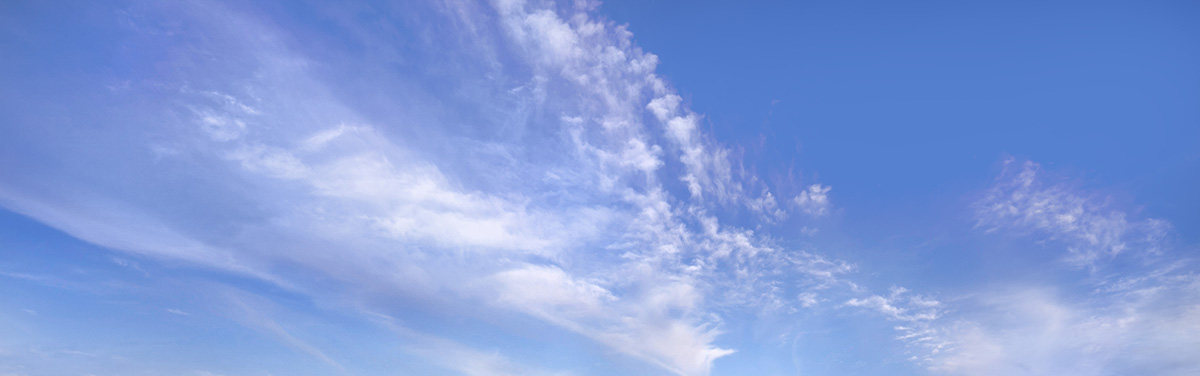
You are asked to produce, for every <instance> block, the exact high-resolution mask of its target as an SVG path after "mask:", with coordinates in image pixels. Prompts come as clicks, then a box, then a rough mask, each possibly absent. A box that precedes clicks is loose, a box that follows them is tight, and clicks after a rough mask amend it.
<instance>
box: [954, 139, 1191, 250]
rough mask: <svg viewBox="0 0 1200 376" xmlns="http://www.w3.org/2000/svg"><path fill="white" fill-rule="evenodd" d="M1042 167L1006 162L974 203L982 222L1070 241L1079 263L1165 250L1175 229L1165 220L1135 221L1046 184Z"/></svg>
mask: <svg viewBox="0 0 1200 376" xmlns="http://www.w3.org/2000/svg"><path fill="white" fill-rule="evenodd" d="M1040 170H1041V168H1040V166H1039V165H1038V164H1037V163H1034V162H1032V161H1024V162H1022V161H1017V160H1014V159H1009V160H1006V161H1005V162H1004V171H1003V172H1002V173H1001V174H1000V176H998V177H997V178H996V182H995V185H994V186H993V187H992V188H991V189H990V190H989V191H988V192H987V194H986V196H985V197H984V198H983V199H981V200H979V201H978V202H976V203H975V209H976V217H977V218H978V224H977V226H978V227H982V228H985V229H986V230H987V231H988V232H996V231H1000V230H1009V231H1015V232H1018V233H1025V234H1036V235H1039V236H1042V237H1046V238H1047V240H1052V241H1055V242H1057V243H1059V244H1062V245H1065V246H1066V248H1067V256H1066V257H1065V261H1067V262H1068V263H1070V264H1072V265H1075V266H1079V267H1085V266H1094V265H1095V263H1097V262H1099V261H1106V260H1111V259H1112V258H1114V257H1116V256H1117V255H1120V254H1122V253H1128V252H1130V251H1133V252H1134V253H1136V254H1140V255H1148V254H1155V253H1159V252H1161V248H1162V247H1163V245H1164V237H1165V236H1166V233H1167V231H1168V230H1169V228H1170V226H1169V225H1168V224H1167V223H1166V222H1165V221H1162V220H1157V219H1143V220H1134V219H1131V218H1129V215H1128V214H1127V213H1125V212H1123V211H1120V210H1116V209H1113V208H1111V207H1109V204H1108V200H1106V199H1104V198H1100V197H1095V196H1094V195H1089V194H1085V193H1083V192H1079V191H1076V190H1074V189H1072V188H1071V187H1069V186H1067V185H1064V184H1057V185H1051V184H1047V183H1045V182H1044V181H1043V179H1041V178H1040V176H1039V173H1040Z"/></svg>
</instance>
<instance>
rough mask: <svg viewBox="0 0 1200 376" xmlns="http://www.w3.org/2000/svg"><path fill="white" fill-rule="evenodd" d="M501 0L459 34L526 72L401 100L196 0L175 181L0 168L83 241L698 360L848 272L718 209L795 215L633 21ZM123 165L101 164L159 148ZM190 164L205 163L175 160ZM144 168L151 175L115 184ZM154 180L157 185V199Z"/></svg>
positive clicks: (7, 196)
mask: <svg viewBox="0 0 1200 376" xmlns="http://www.w3.org/2000/svg"><path fill="white" fill-rule="evenodd" d="M493 5H494V7H495V11H496V12H495V14H492V13H491V12H490V11H479V10H477V9H475V8H473V7H471V6H468V5H463V6H461V7H456V5H455V4H450V3H447V4H446V5H445V6H446V7H450V8H454V10H455V13H453V16H454V17H457V19H456V20H457V21H460V22H459V23H458V25H462V28H461V29H458V31H459V32H461V33H462V34H461V35H453V36H449V37H447V39H448V40H454V39H456V38H466V39H470V41H468V42H463V43H464V44H465V45H469V46H475V47H479V48H480V50H479V51H473V50H472V51H466V52H461V53H463V54H466V55H467V56H468V57H480V59H479V60H481V61H485V62H497V61H503V62H504V64H512V65H513V66H511V67H507V68H508V69H495V68H494V67H492V66H490V64H491V63H485V64H484V65H487V66H486V67H484V68H478V69H479V71H475V70H473V69H476V68H463V67H457V66H455V67H448V68H446V69H462V71H455V77H456V79H455V80H447V81H455V82H444V84H447V85H451V86H453V85H461V87H454V88H453V90H454V91H455V93H461V94H462V95H461V97H459V96H457V95H458V94H456V96H438V97H436V98H432V99H430V98H425V97H427V96H432V95H433V94H430V93H427V92H422V91H421V90H423V89H422V88H423V87H426V86H422V85H381V86H388V87H392V86H394V87H398V88H401V89H397V90H407V91H403V92H399V93H395V92H387V93H384V94H381V95H382V96H385V97H386V96H387V95H388V94H391V95H392V97H391V98H388V99H397V101H398V103H399V104H396V105H395V106H394V107H397V108H401V110H397V112H399V114H400V116H394V114H392V113H387V112H385V114H386V115H379V114H377V113H375V114H373V113H371V111H370V109H371V107H370V106H367V105H363V106H361V107H359V106H356V105H359V104H360V103H357V102H361V101H362V98H354V97H352V96H345V95H342V96H339V95H338V94H336V93H343V92H353V91H354V90H352V89H353V88H350V89H346V88H341V89H345V90H343V91H339V90H334V88H331V86H335V85H339V84H345V83H341V82H337V81H336V80H327V81H322V80H320V79H318V78H319V77H317V76H318V75H319V74H318V73H319V72H320V70H319V69H310V67H311V65H310V64H307V63H306V61H308V59H309V57H302V56H298V54H297V53H295V52H294V51H292V50H291V49H289V48H288V46H289V44H288V43H286V41H287V38H288V36H286V35H281V33H279V32H278V31H276V30H273V29H271V28H269V27H268V26H265V25H267V23H262V24H260V23H256V22H253V21H254V20H253V19H252V18H250V17H249V16H246V15H239V14H237V13H236V12H231V11H229V10H227V9H222V8H220V7H219V6H218V5H205V4H201V5H195V6H194V8H192V7H184V8H183V12H185V13H186V12H191V13H188V14H186V15H184V16H185V17H191V18H190V19H193V21H195V25H196V26H195V27H196V28H197V29H199V30H204V31H206V32H207V33H206V35H210V38H206V39H205V40H206V41H211V42H207V43H209V44H202V45H196V46H183V47H180V48H179V49H178V50H177V51H171V52H172V53H169V54H164V55H168V56H177V58H178V59H179V60H180V61H179V62H175V63H176V64H177V66H172V67H175V68H178V69H175V70H174V71H177V72H178V74H179V76H180V77H173V78H172V79H171V80H169V81H168V82H159V83H156V85H160V86H164V87H179V86H183V85H184V84H182V83H187V85H191V86H194V87H197V88H198V89H187V90H183V89H180V90H178V92H179V93H177V96H176V97H171V98H167V99H164V100H163V102H162V103H156V104H155V106H149V107H151V109H150V110H154V109H155V108H157V106H159V105H161V106H163V107H168V108H171V107H172V106H174V107H173V109H174V111H175V112H177V113H185V114H189V115H190V117H189V118H186V119H177V120H178V121H180V122H181V123H185V125H186V127H179V129H172V130H174V131H176V132H177V133H173V134H168V135H163V136H158V137H160V138H161V139H154V143H153V144H154V145H169V146H162V147H161V148H162V149H163V150H167V149H169V150H171V152H169V153H168V152H160V153H157V154H156V155H155V160H154V161H152V162H146V163H144V164H136V165H137V166H150V167H148V168H152V169H154V170H153V171H155V172H160V173H162V174H161V175H162V177H161V179H160V178H159V175H154V174H145V172H144V171H137V172H130V171H124V170H115V171H113V173H112V176H107V177H106V178H108V179H110V180H108V181H107V182H108V183H112V184H81V182H80V181H79V180H73V179H75V177H74V175H73V174H72V173H73V172H77V171H60V172H58V173H54V174H50V175H49V176H50V177H45V176H42V178H45V179H49V180H51V181H50V182H47V183H46V185H51V186H60V187H61V186H77V187H84V189H85V190H86V189H91V190H93V191H91V192H85V193H83V194H77V195H67V194H63V193H62V192H57V191H54V190H39V189H37V185H21V184H20V183H19V182H18V181H17V180H13V181H12V182H3V183H0V202H2V203H3V205H4V206H5V207H7V208H10V209H12V210H15V211H18V212H20V213H22V214H26V215H28V216H30V217H32V218H35V219H37V220H39V221H41V222H43V223H46V224H49V225H51V226H54V227H56V228H59V229H62V230H63V231H65V232H67V233H69V234H71V235H73V236H76V237H78V238H80V239H83V240H85V241H89V242H92V243H95V244H99V245H102V246H105V247H109V248H112V249H115V250H119V251H124V252H131V253H137V254H143V255H148V256H152V257H154V258H157V259H168V260H183V261H187V262H190V263H193V264H197V265H202V266H204V267H209V268H217V269H221V270H226V271H230V272H233V273H239V274H247V275H253V276H256V277H258V278H261V279H263V280H267V281H271V282H273V283H276V284H278V285H281V286H285V287H287V288H288V290H289V291H297V292H302V293H311V294H318V292H315V291H322V288H313V287H311V286H312V285H313V284H316V283H312V282H311V280H319V281H321V282H319V284H321V285H322V286H325V284H327V283H337V284H343V285H344V286H343V285H339V287H343V288H345V289H346V290H347V291H350V292H351V293H350V295H355V296H358V295H357V294H362V295H371V294H382V295H385V296H387V297H389V298H395V297H399V298H400V299H404V298H409V297H411V296H415V295H419V296H421V297H422V298H426V299H431V300H438V301H451V302H453V303H447V305H448V306H453V307H472V308H476V307H478V306H480V304H488V307H491V308H492V309H497V312H498V314H514V313H515V314H520V315H528V316H532V317H536V318H538V319H541V320H544V321H546V322H548V323H551V324H553V325H557V326H559V327H562V328H565V329H567V330H570V331H573V332H575V333H578V334H580V335H582V336H585V337H587V338H590V339H592V340H594V341H596V342H597V343H600V344H602V345H605V346H607V347H609V348H611V349H612V350H615V351H618V352H621V353H624V354H627V355H629V356H631V357H633V358H636V359H641V360H644V361H646V362H648V363H651V364H654V365H657V366H659V367H661V368H663V369H665V370H669V371H671V372H674V373H678V374H680V375H688V376H691V375H707V374H708V373H709V372H710V370H711V369H712V366H713V362H714V361H715V360H716V359H719V358H721V357H723V356H726V355H728V354H731V353H732V352H733V351H734V350H733V349H728V348H727V347H728V346H722V345H719V344H718V343H719V339H720V338H719V337H720V334H721V332H722V319H721V315H722V313H723V312H734V311H740V312H745V311H750V312H755V313H757V312H763V311H779V312H792V311H794V310H796V309H799V308H814V307H815V306H817V305H819V304H821V302H825V301H829V299H830V298H828V297H827V296H830V295H832V294H828V291H829V290H830V289H833V288H835V287H845V286H852V285H853V284H851V283H849V282H847V281H845V280H843V276H844V275H845V274H846V273H849V272H850V271H852V270H853V266H852V265H849V264H847V263H845V262H841V261H839V260H832V259H828V258H825V257H822V256H820V255H816V254H813V253H810V252H806V251H802V250H794V249H785V248H783V247H780V246H778V245H776V244H775V242H774V241H773V239H771V238H770V237H769V236H765V235H763V234H761V233H756V232H755V231H752V230H749V229H744V228H740V227H736V226H732V225H730V224H729V223H728V222H726V221H724V220H723V215H724V214H726V210H725V209H729V208H731V207H740V208H742V209H747V210H750V211H751V212H753V213H756V214H757V215H760V216H762V217H763V218H766V219H773V220H782V219H783V218H785V217H786V213H785V212H784V211H783V209H781V208H779V204H778V203H777V202H776V198H775V196H774V195H773V194H772V193H771V191H770V190H769V189H768V187H766V186H765V184H763V183H762V182H761V181H759V180H758V179H757V177H755V176H753V175H751V174H749V173H747V172H746V171H744V169H742V168H741V166H740V161H739V160H738V158H737V157H736V156H735V154H734V153H733V152H732V151H731V150H730V149H729V148H727V147H725V146H723V145H720V144H719V143H717V142H716V141H715V140H714V139H713V138H712V136H711V135H708V134H706V133H705V132H704V130H703V129H702V128H701V127H700V123H699V122H700V120H701V119H702V117H701V116H700V115H698V114H696V113H694V112H692V111H690V110H689V109H687V108H686V106H684V105H683V103H682V99H681V98H680V97H679V95H677V94H675V93H674V91H673V90H671V89H670V88H669V87H668V86H667V85H666V84H665V83H664V82H663V81H662V80H661V79H660V78H658V77H657V76H656V75H655V73H654V69H655V65H656V64H657V58H656V57H655V56H654V55H652V54H648V53H645V52H643V51H641V50H640V49H638V48H637V47H636V46H635V45H633V43H632V39H631V34H630V33H629V32H628V31H627V30H625V28H624V27H621V26H617V25H615V24H613V23H612V22H609V21H604V20H597V19H595V18H593V17H592V16H591V15H589V14H588V13H586V10H587V9H590V8H591V7H590V6H586V5H585V6H582V7H579V8H575V10H573V11H572V10H563V9H559V8H556V7H554V6H552V5H551V4H542V3H538V4H527V3H524V2H521V1H498V2H495V3H494V4H493ZM172 9H173V8H172ZM192 13H194V14H192ZM485 25H491V26H496V28H495V29H497V30H502V31H504V34H502V35H487V36H484V35H482V34H483V32H481V31H480V30H488V29H492V28H490V27H485ZM352 27H353V26H347V28H348V29H351V30H353V29H352ZM245 35H254V36H256V37H255V38H244V36H245ZM495 38H501V40H494V39H495ZM374 42H375V43H382V42H379V41H377V40H376V41H374ZM197 43H203V42H197ZM483 46H486V47H483ZM372 47H373V48H371V49H372V50H379V51H382V50H387V49H395V46H389V45H386V44H381V45H373V46H372ZM507 48H511V50H506V49H507ZM436 50H437V51H438V52H439V53H441V51H442V50H443V49H442V48H441V47H440V46H439V48H437V49H436ZM196 51H203V54H205V56H210V55H211V56H215V57H217V58H216V59H215V60H221V61H226V60H227V61H232V62H236V64H233V63H231V65H229V66H211V67H210V66H205V67H207V69H196V68H194V66H193V65H191V64H193V60H194V61H201V62H205V61H213V60H214V59H212V58H206V59H198V58H197V59H192V58H191V57H193V56H192V54H197V53H198V52H196ZM378 53H381V54H387V53H386V52H378ZM498 55H502V56H504V58H503V59H501V58H498V57H496V56H498ZM232 57H244V58H240V59H233V58H232ZM438 58H441V56H440V55H439V56H438ZM463 60H466V61H475V60H474V59H463ZM510 60H511V61H510ZM379 71H385V72H391V71H392V69H379ZM525 72H528V73H527V74H526V73H525ZM387 78H388V77H382V78H381V81H382V80H383V79H387ZM397 80H401V79H397ZM457 80H462V81H465V82H466V83H460V82H457ZM497 82H498V83H497ZM439 83H441V82H439ZM513 87H517V89H513ZM173 95H174V94H173ZM414 97H415V98H418V99H411V101H408V102H405V101H403V100H407V99H408V98H414ZM243 98H252V100H249V99H243ZM177 102H185V103H183V104H178V103H177ZM442 102H449V103H448V104H443V103H442ZM511 103H520V104H522V106H517V107H521V108H520V109H519V110H512V109H511V107H514V106H509V104H511ZM251 104H253V106H251ZM426 106H428V107H433V108H426ZM363 108H365V109H363ZM298 109H302V111H297V110H298ZM463 109H471V110H472V111H474V110H476V109H482V110H479V111H481V112H482V113H484V115H480V116H478V117H470V116H469V115H462V116H463V118H456V117H454V116H456V115H461V114H459V113H460V112H470V111H462V110H463ZM490 109H497V110H490ZM160 111H161V110H160ZM376 111H378V110H376ZM130 112H135V111H130ZM163 112H168V111H163ZM447 114H450V115H447ZM648 115H651V116H653V118H651V117H650V116H648ZM166 117H169V116H166ZM447 118H450V119H452V120H447ZM396 119H400V120H396ZM546 119H555V120H550V121H547V120H546ZM646 119H651V121H646ZM459 123H463V124H465V125H463V124H459ZM156 124H157V123H156ZM348 124H354V125H348ZM176 125H178V124H176ZM197 125H198V126H199V128H200V132H199V133H196V130H195V128H196V126H197ZM148 126H150V125H149V123H148V122H143V123H136V122H134V123H131V125H127V127H128V128H126V129H124V130H125V131H127V132H128V133H130V134H140V133H139V130H141V129H142V128H141V127H148ZM495 129H504V130H512V131H511V134H509V133H497V132H499V131H495ZM145 141H146V140H143V139H127V140H120V141H119V142H118V143H121V145H126V146H129V145H143V144H144V142H145ZM464 145H465V146H470V147H464ZM484 146H486V148H485V147H484ZM142 148H143V149H144V146H143V147H142ZM483 149H486V150H483ZM480 155H487V156H499V158H495V159H503V161H501V162H495V163H493V161H490V160H482V161H481V160H480V159H483V158H477V157H478V156H480ZM108 158H112V159H111V160H104V161H102V162H104V163H103V164H105V165H124V164H125V163H126V162H131V164H132V162H144V161H138V160H134V159H135V158H137V156H133V157H130V156H127V155H121V156H110V157H108ZM122 158H128V159H122ZM463 160H469V161H470V163H464V162H462V161H463ZM97 163H99V162H97ZM89 166H91V165H84V167H85V168H86V167H89ZM176 168H179V169H185V170H184V171H185V172H186V173H180V174H175V175H168V174H167V172H172V171H174V170H173V169H176ZM81 169H83V168H81ZM498 170H499V171H498ZM189 174H193V175H189ZM146 175H152V176H146ZM126 180H134V181H137V182H139V183H142V184H138V185H136V186H127V185H121V184H116V183H113V182H121V181H126ZM677 181H682V182H683V183H684V184H686V185H687V187H688V188H687V189H688V193H685V194H683V196H681V197H677V196H675V195H673V194H672V190H671V188H669V187H668V185H670V184H673V183H675V182H677ZM664 182H667V183H664ZM112 187H115V188H112ZM814 187H815V188H814V189H816V190H815V191H812V190H810V191H808V192H806V193H805V194H808V195H809V196H806V197H810V198H809V200H810V201H811V202H810V203H806V204H802V205H801V207H802V208H805V210H808V209H807V208H809V207H811V206H812V205H815V204H814V203H816V202H818V201H819V202H820V205H821V206H820V208H819V212H820V213H824V211H825V207H826V205H827V199H826V196H825V194H826V193H827V192H828V188H827V187H825V188H822V187H820V186H814ZM746 192H756V193H757V192H761V193H760V194H758V195H753V194H749V195H748V194H746ZM147 193H152V194H154V195H156V196H155V197H153V199H144V200H143V197H142V196H145V195H146V194H147ZM816 194H819V195H820V196H819V197H817V196H815V195H816ZM64 196H70V197H72V198H63V197H64ZM164 202H169V203H180V202H182V203H190V202H198V204H196V205H195V206H188V205H182V204H181V205H179V206H178V207H176V206H171V207H164V206H163V205H162V203H164ZM207 205H213V206H214V207H208V206H207ZM742 209H737V210H742ZM814 210H816V209H814ZM212 212H218V213H216V214H213V213H212ZM812 213H813V212H810V214H812ZM814 215H816V214H814ZM306 287H307V288H306ZM364 300H369V299H366V298H364ZM380 300H387V299H380ZM246 301H249V300H247V299H245V298H238V299H233V303H232V304H233V307H234V308H238V309H240V310H239V311H238V314H239V315H240V316H238V317H237V318H235V319H237V320H240V321H239V322H242V323H244V324H245V325H246V326H248V327H252V328H255V329H256V330H260V331H263V332H265V333H268V334H271V335H272V336H274V337H275V338H277V339H279V340H280V341H281V342H284V343H286V344H288V345H289V346H292V347H293V348H294V349H296V350H298V351H300V352H302V353H305V354H309V355H310V356H312V357H314V358H317V359H320V360H322V361H325V362H327V363H329V364H333V365H336V364H338V363H337V362H335V361H334V360H333V359H331V358H330V357H329V356H327V355H326V354H325V353H324V352H322V351H321V350H320V349H319V348H318V346H317V345H314V344H311V343H309V342H308V341H305V340H302V339H301V338H302V337H303V336H302V335H300V334H297V333H293V331H292V330H290V329H285V328H284V325H282V324H280V323H279V322H276V321H274V320H273V319H272V318H271V317H270V315H268V314H266V313H265V312H264V309H263V308H261V306H263V305H265V304H259V303H257V302H253V301H252V302H250V303H246ZM364 305H366V304H365V303H364ZM357 308H358V307H356V308H355V309H357ZM372 308H373V307H372ZM464 309H465V308H464ZM168 312H172V311H170V310H169V309H168ZM180 312H182V311H180ZM454 351H457V353H462V354H468V353H469V355H470V358H471V359H475V360H472V361H469V362H464V364H466V365H464V367H463V368H461V369H460V368H456V369H458V370H459V371H460V372H463V373H466V374H506V373H507V374H522V371H521V369H522V368H521V367H517V366H514V365H512V364H511V363H509V362H507V361H503V360H500V358H499V357H498V355H497V357H491V356H490V355H489V354H490V353H487V352H471V351H458V350H454ZM452 352H453V351H452ZM446 362H447V364H444V365H450V366H454V364H451V363H449V361H446Z"/></svg>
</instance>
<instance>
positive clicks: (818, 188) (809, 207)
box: [792, 184, 833, 217]
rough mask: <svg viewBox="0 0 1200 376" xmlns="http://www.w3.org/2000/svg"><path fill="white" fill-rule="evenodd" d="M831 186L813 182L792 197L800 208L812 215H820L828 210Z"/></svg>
mask: <svg viewBox="0 0 1200 376" xmlns="http://www.w3.org/2000/svg"><path fill="white" fill-rule="evenodd" d="M832 189H833V187H828V186H822V185H820V184H813V185H810V186H809V187H808V189H807V190H805V191H802V192H800V194H799V195H797V196H796V198H794V199H792V201H794V202H795V203H796V205H797V206H799V207H800V210H803V211H804V212H805V213H808V214H809V215H811V216H814V217H820V216H823V215H825V214H827V213H828V212H829V191H830V190H832Z"/></svg>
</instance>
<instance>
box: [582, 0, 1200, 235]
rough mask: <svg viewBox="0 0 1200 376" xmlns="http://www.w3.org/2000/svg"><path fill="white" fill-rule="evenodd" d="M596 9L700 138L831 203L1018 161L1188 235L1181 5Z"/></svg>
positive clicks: (1191, 155)
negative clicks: (681, 100)
mask: <svg viewBox="0 0 1200 376" xmlns="http://www.w3.org/2000/svg"><path fill="white" fill-rule="evenodd" d="M601 9H602V10H603V13H604V14H606V15H607V16H608V17H609V18H610V19H612V20H614V21H616V22H617V23H627V24H628V27H629V30H631V31H632V32H633V33H634V38H635V39H636V40H637V42H638V44H639V45H640V46H641V47H642V48H644V49H645V50H647V51H649V52H652V53H654V54H656V55H658V56H659V58H660V59H661V65H660V67H659V72H660V73H661V74H662V75H663V76H665V77H666V78H667V79H668V80H669V81H670V82H671V83H672V84H673V85H675V86H676V87H678V88H679V89H680V90H681V92H683V93H685V97H686V98H687V100H688V101H690V102H691V103H692V105H693V106H694V107H695V108H700V109H703V111H702V112H703V113H704V115H705V117H706V120H707V121H706V126H708V127H710V128H711V129H712V131H713V132H714V134H716V135H718V137H729V138H733V139H737V140H739V142H740V143H741V144H742V145H743V146H744V147H745V148H746V149H747V151H746V153H747V156H748V157H749V158H750V159H752V160H772V161H773V160H778V159H780V158H790V159H792V160H795V161H796V165H797V167H798V168H797V170H798V172H799V173H801V174H802V175H803V176H804V177H805V178H806V179H816V180H820V181H825V182H829V183H831V184H833V185H835V186H838V185H839V183H841V184H843V185H845V188H842V187H839V188H837V193H838V195H839V196H841V197H843V198H846V199H848V200H850V201H852V203H850V204H848V205H847V206H846V208H847V210H856V211H858V212H860V213H863V212H868V211H869V210H871V209H868V208H869V207H874V208H878V207H880V206H883V207H885V208H887V209H889V210H886V211H885V213H891V214H893V215H904V214H899V213H896V212H899V211H912V210H918V211H923V210H926V209H925V208H924V207H925V206H927V205H932V204H934V202H936V201H937V200H938V199H939V197H940V196H944V195H946V194H947V192H948V191H957V190H961V189H964V188H971V186H972V185H977V184H981V183H983V182H984V181H985V180H986V178H987V177H988V176H990V175H989V174H990V173H991V171H990V170H989V168H993V167H994V166H995V164H996V161H997V160H999V159H1001V158H1003V157H1004V156H1016V157H1021V158H1029V159H1032V160H1037V161H1039V162H1041V163H1043V164H1045V165H1053V166H1055V168H1060V169H1065V170H1068V171H1071V172H1072V173H1074V174H1076V175H1077V176H1078V179H1080V180H1082V181H1080V182H1079V184H1083V185H1087V184H1088V183H1091V182H1096V181H1103V182H1105V183H1104V184H1099V185H1102V186H1104V185H1107V186H1108V187H1110V188H1120V189H1123V190H1132V191H1136V192H1138V197H1139V203H1141V204H1142V205H1145V206H1146V209H1145V210H1146V214H1147V215H1150V216H1165V217H1179V218H1180V220H1177V221H1175V225H1177V226H1179V228H1180V229H1181V230H1182V231H1180V233H1181V234H1183V235H1184V237H1186V238H1188V239H1189V240H1191V241H1193V242H1194V241H1195V240H1196V239H1197V238H1196V235H1194V234H1197V233H1198V232H1200V231H1198V229H1200V222H1197V220H1198V218H1197V217H1196V216H1195V215H1193V213H1197V212H1200V196H1197V195H1195V194H1188V192H1200V105H1197V104H1198V103H1200V68H1198V67H1200V43H1197V37H1196V36H1197V35H1200V22H1197V21H1196V20H1197V19H1200V4H1197V3H1195V2H1192V1H1086V2H1071V1H1054V2H1045V1H970V2H961V1H928V2H917V3H911V2H910V3H897V2H886V1H876V2H868V1H813V2H776V1H766V2H764V1H746V2H739V4H738V6H729V5H728V4H726V3H723V2H715V1H698V2H687V5H686V6H681V4H680V3H678V2H671V1H656V0H650V1H607V2H604V4H603V5H602V6H601ZM731 30H732V31H733V32H731ZM762 136H765V137H763V140H765V142H760V137H762ZM1113 186H1116V187H1113ZM897 196H899V197H902V198H904V199H902V200H896V199H895V198H896V197H897ZM872 211H873V210H872ZM1185 218H1186V219H1185ZM859 220H864V219H863V218H859Z"/></svg>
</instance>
